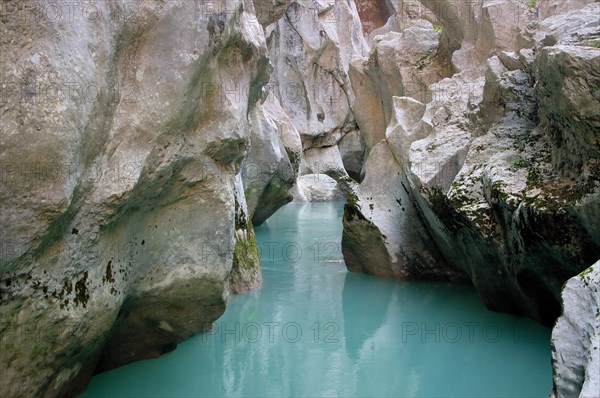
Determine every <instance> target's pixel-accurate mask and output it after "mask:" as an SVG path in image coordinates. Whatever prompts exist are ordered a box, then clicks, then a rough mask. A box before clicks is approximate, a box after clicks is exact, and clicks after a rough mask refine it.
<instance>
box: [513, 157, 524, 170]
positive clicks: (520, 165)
mask: <svg viewBox="0 0 600 398" xmlns="http://www.w3.org/2000/svg"><path fill="white" fill-rule="evenodd" d="M512 166H513V167H514V168H515V169H522V168H524V167H527V161H526V160H525V159H523V158H516V159H515V160H513V161H512Z"/></svg>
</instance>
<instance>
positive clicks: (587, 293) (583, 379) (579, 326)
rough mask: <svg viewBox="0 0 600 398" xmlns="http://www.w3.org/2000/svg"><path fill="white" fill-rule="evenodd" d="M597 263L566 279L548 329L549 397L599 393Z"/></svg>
mask: <svg viewBox="0 0 600 398" xmlns="http://www.w3.org/2000/svg"><path fill="white" fill-rule="evenodd" d="M599 267H600V262H596V263H595V264H594V265H592V266H591V267H590V268H588V269H586V270H585V271H583V272H582V273H581V274H579V275H577V276H574V277H573V278H571V279H569V280H568V281H567V283H566V285H565V287H564V288H563V292H562V298H563V313H562V315H561V317H560V318H558V321H557V322H556V326H555V327H554V329H553V330H552V368H553V370H554V378H553V382H554V389H553V391H552V395H551V396H553V397H556V398H558V397H581V398H592V397H596V396H598V391H600V355H599V351H600V292H599V291H598V289H599V287H600V269H599Z"/></svg>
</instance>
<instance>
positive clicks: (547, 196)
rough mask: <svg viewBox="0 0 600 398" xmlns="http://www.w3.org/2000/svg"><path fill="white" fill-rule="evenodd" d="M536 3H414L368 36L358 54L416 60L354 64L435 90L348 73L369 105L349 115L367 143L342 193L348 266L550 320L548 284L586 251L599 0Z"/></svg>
mask: <svg viewBox="0 0 600 398" xmlns="http://www.w3.org/2000/svg"><path fill="white" fill-rule="evenodd" d="M549 2H550V0H548V2H544V1H541V2H538V3H540V4H539V10H538V9H537V8H536V7H535V4H534V3H531V2H525V1H518V0H504V1H497V2H468V1H467V2H461V3H460V5H457V3H456V2H447V1H427V0H424V1H422V2H421V3H422V5H423V6H424V7H425V8H426V9H427V11H423V10H421V11H420V12H415V10H414V9H413V10H411V13H409V14H407V15H405V17H406V18H404V19H405V20H407V21H410V20H411V19H410V18H413V19H417V20H419V21H413V22H411V23H410V24H409V23H405V24H404V25H401V24H397V23H396V24H395V25H393V24H388V25H386V26H387V28H386V29H387V30H388V32H384V34H383V35H380V36H375V37H374V38H373V42H374V49H375V50H376V51H377V52H374V51H372V57H373V55H374V54H375V55H379V54H380V50H379V49H380V48H381V47H382V46H383V45H384V43H385V45H386V46H389V45H391V44H392V43H393V46H394V47H395V48H396V49H397V51H398V52H399V51H400V50H401V49H404V48H407V47H408V48H411V49H413V50H418V51H420V52H422V53H429V55H428V56H427V58H428V59H420V58H419V57H418V54H419V52H418V51H415V52H413V53H411V52H410V51H409V52H407V51H403V52H402V53H403V54H408V55H409V57H408V59H405V60H404V61H403V62H392V63H388V64H387V65H389V66H386V67H385V68H384V67H382V66H381V65H384V63H383V62H382V61H381V60H379V61H378V60H377V59H375V61H373V65H374V66H368V68H371V69H372V70H378V71H379V73H380V74H383V70H384V69H391V70H395V72H394V73H395V74H397V75H399V76H400V77H388V79H389V80H393V81H399V80H400V81H404V80H407V79H406V77H408V76H411V79H412V81H413V82H414V81H415V77H418V79H419V80H418V81H419V82H420V83H421V87H422V85H423V84H425V83H426V82H432V80H433V82H432V83H429V84H428V85H427V88H426V90H425V91H422V90H416V91H415V90H413V91H412V92H409V91H408V90H406V88H405V87H402V86H399V87H398V88H397V89H395V91H394V90H391V88H392V87H393V85H392V84H390V83H386V82H385V79H381V78H378V79H373V78H372V77H371V78H369V79H365V78H362V79H361V81H363V80H364V81H370V82H371V83H370V85H371V87H375V88H377V87H379V88H378V89H374V90H370V91H369V90H367V94H366V96H367V97H366V98H369V97H370V98H372V99H370V100H366V99H365V97H363V98H362V99H361V98H359V97H360V96H357V103H358V102H359V101H365V102H364V103H365V104H373V105H372V107H373V109H378V111H376V112H374V111H373V112H365V116H364V120H362V119H361V117H359V115H360V113H359V111H355V114H356V115H357V120H358V122H359V123H358V124H359V126H361V124H365V125H369V124H370V130H369V129H367V128H365V129H361V131H363V132H365V133H366V134H367V137H370V138H369V139H368V140H367V142H368V143H369V146H371V147H372V150H371V152H370V155H369V158H368V160H367V163H366V169H365V180H364V181H363V182H362V184H360V186H355V185H353V184H348V189H347V190H348V191H349V195H350V198H351V200H349V201H348V203H347V206H346V212H345V216H344V237H343V242H342V245H343V252H344V256H345V259H346V263H347V265H348V268H349V269H351V270H356V271H362V272H367V273H371V274H375V275H380V276H386V277H396V278H407V279H419V278H429V279H464V278H465V277H468V279H470V280H471V282H472V283H473V284H474V285H475V287H476V288H477V289H478V290H479V293H480V295H481V297H482V299H483V300H484V302H485V303H486V305H487V306H488V307H489V308H490V309H493V310H498V311H504V312H511V313H516V314H521V315H525V316H528V317H531V318H533V319H536V320H538V321H540V322H543V323H545V324H549V325H551V324H552V323H553V322H554V320H555V319H556V317H557V316H558V315H559V313H560V302H561V301H560V300H561V299H560V289H561V286H562V284H563V283H564V282H565V281H566V280H567V279H568V278H570V277H571V276H573V275H576V274H577V273H579V272H581V271H582V270H583V269H585V268H586V267H588V266H589V265H590V264H592V263H593V262H594V261H596V260H597V259H598V258H599V257H600V233H599V232H600V230H599V227H600V217H598V210H597V209H599V208H600V186H599V185H600V184H599V181H600V169H599V168H598V162H599V161H600V142H599V141H598V133H597V131H599V130H600V125H599V124H598V122H599V120H600V119H599V118H598V115H600V92H598V90H597V88H598V86H600V75H599V74H598V71H599V70H600V50H598V39H599V37H600V31H599V29H598V19H597V15H598V13H599V12H600V4H599V3H597V2H593V1H588V2H573V3H569V4H570V5H569V6H567V5H566V4H565V3H564V2H563V3H560V2H554V3H557V4H554V5H555V6H556V7H554V6H551V5H550V4H547V3H549ZM400 3H401V4H400V5H396V7H399V9H405V8H402V7H405V6H406V2H404V3H403V2H400ZM558 3H560V4H558ZM548 10H554V11H548ZM540 13H541V14H547V15H549V14H552V15H551V16H550V17H548V18H547V19H542V17H541V16H540ZM431 14H433V17H432V15H431ZM409 16H410V18H409ZM395 18H396V20H398V16H397V15H396V16H395ZM394 26H396V27H397V29H399V32H394V31H393V29H394V28H393V27H394ZM415 27H418V28H415ZM427 29H429V32H430V33H426V32H427ZM409 32H410V33H409ZM416 32H420V33H419V34H420V37H422V38H423V39H421V40H420V41H419V44H418V45H415V44H413V43H411V38H412V37H415V36H414V35H415V34H416ZM435 33H437V34H438V35H439V40H438V41H437V43H433V40H432V39H429V40H430V41H431V42H432V44H427V43H428V40H427V39H424V38H425V37H432V35H433V34H435ZM392 40H394V41H392ZM387 43H390V44H387ZM417 46H420V47H417ZM428 46H429V50H427V48H428ZM393 68H395V69H393ZM403 68H404V69H403ZM362 69H363V70H366V68H365V67H363V68H362ZM363 74H364V75H365V76H366V75H367V74H366V73H364V72H363ZM371 75H373V73H371ZM385 75H387V76H393V74H392V73H390V72H388V73H386V74H385ZM357 81H358V80H357ZM381 81H383V83H381ZM384 87H387V88H388V89H387V90H386V89H383V88H384ZM417 92H419V93H420V94H419V95H418V96H417V95H415V93H417ZM380 96H383V98H381V99H378V98H379V97H380ZM365 242H371V243H372V244H371V243H369V244H367V243H365Z"/></svg>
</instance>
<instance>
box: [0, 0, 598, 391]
mask: <svg viewBox="0 0 600 398" xmlns="http://www.w3.org/2000/svg"><path fill="white" fill-rule="evenodd" d="M0 4H1V8H0V29H1V33H2V34H1V39H0V45H1V56H2V66H1V69H0V84H1V85H2V91H1V98H0V99H1V102H0V115H2V132H1V137H0V138H1V142H0V170H2V185H1V186H0V210H1V228H2V229H1V231H2V232H1V237H0V240H1V243H2V256H1V258H0V314H1V315H2V323H0V333H1V336H2V338H1V344H2V347H1V348H2V358H1V361H0V372H1V374H2V380H1V385H2V390H3V392H4V393H5V394H7V395H10V396H15V397H19V396H48V397H57V396H71V395H74V394H76V393H78V392H79V391H81V390H82V389H83V388H85V385H86V384H87V383H88V381H89V378H90V377H91V375H92V374H93V373H94V372H100V371H104V370H107V369H111V368H113V367H116V366H119V365H123V364H125V363H128V362H132V361H135V360H139V359H143V358H150V357H155V356H158V355H161V354H163V353H165V352H168V351H170V350H172V349H174V348H175V346H176V344H177V343H178V342H180V341H182V340H184V339H186V338H188V337H190V336H192V335H194V334H197V333H200V332H202V331H205V330H207V329H209V328H210V327H211V324H212V322H213V321H214V320H215V319H217V318H218V317H219V316H220V315H221V314H222V313H223V311H224V310H225V306H226V302H227V297H228V295H229V294H230V293H242V292H245V291H248V290H251V289H254V288H257V287H258V286H260V284H261V274H260V264H259V253H258V250H257V247H256V242H255V237H254V232H253V225H260V224H262V223H264V222H265V221H266V220H267V219H268V218H269V217H270V216H271V215H272V214H273V213H274V212H275V211H276V210H277V209H278V208H280V207H281V206H282V205H284V204H285V203H288V202H289V201H291V200H293V198H295V199H296V200H297V201H316V200H331V199H335V198H338V197H339V191H338V188H339V189H340V190H341V191H343V192H344V194H345V196H346V202H347V203H346V208H345V215H344V220H343V223H344V233H343V240H342V249H343V253H344V257H345V260H346V264H347V266H348V268H349V269H350V270H351V271H356V272H365V273H370V274H374V275H378V276H383V277H391V278H399V279H442V280H452V281H465V282H467V281H470V282H472V283H473V284H474V285H475V287H476V288H477V289H478V290H479V292H480V294H481V297H482V298H483V300H484V302H485V303H486V304H487V305H488V307H489V308H491V309H494V310H499V311H505V312H511V313H516V314H522V315H526V316H529V317H531V318H533V319H536V320H538V321H540V322H543V323H546V324H550V323H552V322H553V321H554V319H556V317H557V316H558V315H559V313H560V302H561V296H560V294H561V286H562V284H563V283H564V282H565V281H566V280H567V279H568V278H570V277H572V276H574V275H576V274H578V273H579V272H581V271H582V270H584V269H585V268H586V267H588V266H589V265H590V264H592V263H593V262H594V261H596V260H597V259H598V258H599V257H600V214H599V210H598V209H600V206H599V201H600V189H599V188H598V181H599V180H600V164H599V163H598V162H599V161H600V156H599V153H600V147H599V145H600V142H599V141H598V134H597V133H596V132H597V131H599V130H600V124H599V119H598V115H599V114H600V92H599V91H598V87H599V86H600V75H599V73H598V71H599V70H600V54H599V53H600V50H598V46H599V45H598V43H599V40H600V31H599V28H598V20H597V15H598V13H599V12H600V3H598V2H594V1H592V0H577V1H564V0H540V1H538V2H537V3H536V2H533V3H532V2H530V1H526V0H501V1H475V0H473V1H464V2H462V1H461V2H455V1H451V0H422V1H409V0H390V1H386V2H376V1H370V0H360V1H357V2H356V3H355V1H354V0H327V1H325V0H323V1H315V2H312V1H310V2H309V1H292V0H254V1H251V0H211V1H188V0H185V1H184V0H181V1H178V0H167V1H162V0H144V1H141V2H135V3H133V2H130V1H125V0H111V1H97V2H95V1H94V2H90V3H77V2H75V3H72V4H64V5H63V6H62V7H59V8H56V5H55V3H52V4H50V3H47V2H45V1H42V0H40V1H30V2H26V3H23V2H16V1H6V0H5V1H4V2H2V3H0ZM53 4H54V5H53ZM361 18H362V19H363V20H362V21H361ZM336 181H337V185H338V188H336V187H335V184H336ZM566 308H567V307H565V310H566Z"/></svg>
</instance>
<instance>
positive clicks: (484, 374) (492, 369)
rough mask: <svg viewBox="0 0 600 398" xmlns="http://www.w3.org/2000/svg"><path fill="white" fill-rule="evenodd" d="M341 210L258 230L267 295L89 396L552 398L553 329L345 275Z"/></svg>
mask: <svg viewBox="0 0 600 398" xmlns="http://www.w3.org/2000/svg"><path fill="white" fill-rule="evenodd" d="M342 212H343V205H342V204H341V203H336V204H307V205H288V206H286V207H284V208H282V209H281V210H280V211H279V212H277V214H276V215H275V216H274V217H272V218H271V219H269V220H268V221H267V223H265V224H264V225H263V226H261V227H259V228H257V229H256V233H257V239H258V241H259V246H260V249H261V259H262V263H263V274H264V286H263V288H262V289H261V290H260V291H257V292H253V293H250V294H247V295H243V296H237V297H232V298H231V300H230V302H229V305H228V308H227V311H226V313H225V314H224V315H223V316H222V317H221V318H220V319H219V320H218V321H217V322H216V324H215V329H214V331H213V332H212V333H207V334H204V335H201V336H197V337H195V338H193V339H190V340H188V341H186V342H184V343H182V344H180V346H179V347H178V348H177V350H176V351H174V352H172V353H169V354H167V355H165V356H163V357H161V358H159V359H156V360H150V361H143V362H137V363H133V364H131V365H127V366H125V367H122V368H119V369H115V370H112V371H110V372H106V373H103V374H101V375H98V376H96V377H95V378H94V379H93V380H92V383H91V385H90V388H89V389H88V391H87V392H86V394H85V396H86V397H116V396H118V397H134V396H135V397H140V396H144V397H181V396H228V397H229V396H407V397H419V396H461V397H468V396H472V397H484V396H494V397H498V396H503V397H504V396H506V397H508V396H514V397H516V396H519V397H534V396H547V394H548V392H549V390H550V388H551V368H550V346H549V337H550V331H549V330H548V329H546V328H544V327H541V326H539V325H537V324H534V323H533V322H531V321H529V320H526V319H521V318H516V317H513V316H509V315H504V314H496V313H492V312H489V311H487V310H485V308H484V307H483V305H482V304H481V302H480V300H479V298H478V297H477V294H476V292H475V291H474V290H473V289H472V288H471V287H468V286H457V285H448V284H439V283H437V284H433V283H414V282H411V283H406V282H398V281H390V280H382V279H377V278H373V277H369V276H365V275H358V274H350V273H347V272H346V270H345V267H344V265H343V264H342V263H340V262H339V261H340V260H341V259H342V256H341V252H340V237H341V222H340V219H341V216H342Z"/></svg>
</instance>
